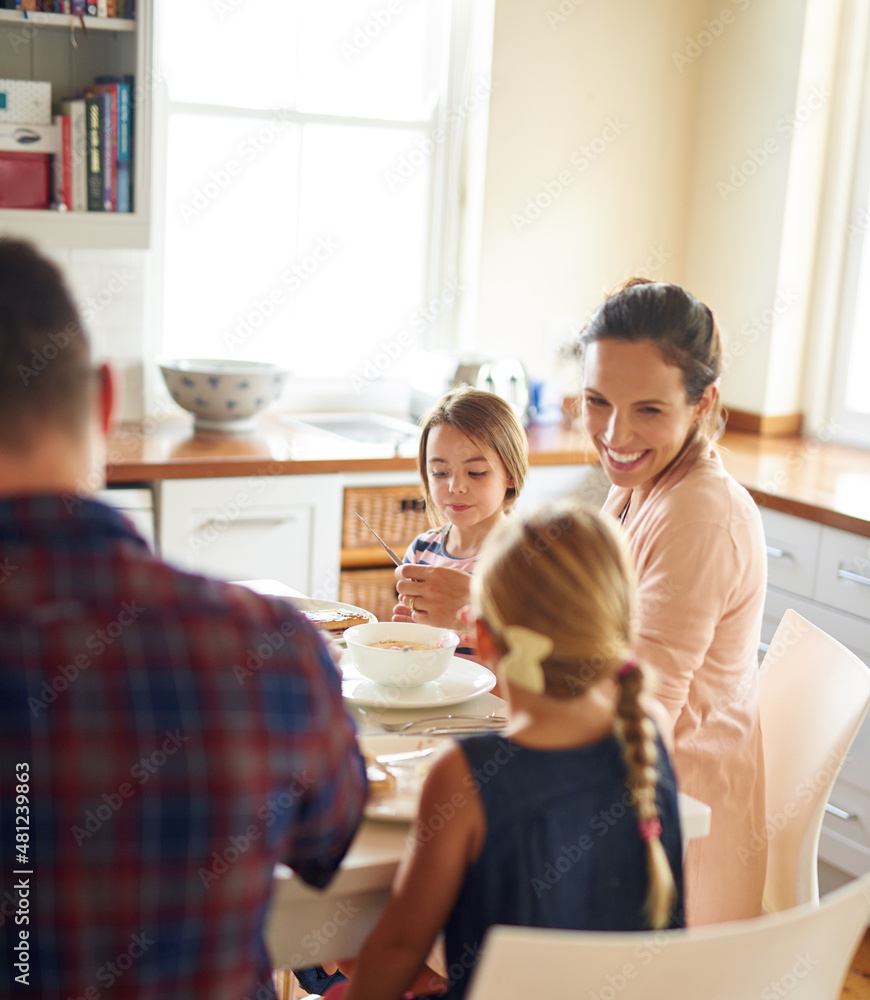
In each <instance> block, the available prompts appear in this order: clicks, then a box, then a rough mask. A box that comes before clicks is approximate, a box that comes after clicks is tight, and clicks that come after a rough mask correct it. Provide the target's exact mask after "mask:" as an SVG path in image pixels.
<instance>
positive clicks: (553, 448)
mask: <svg viewBox="0 0 870 1000" xmlns="http://www.w3.org/2000/svg"><path fill="white" fill-rule="evenodd" d="M528 436H529V452H530V454H529V460H530V463H531V464H532V465H575V464H590V463H593V462H597V456H596V454H595V451H594V449H593V448H592V447H591V445H590V444H589V442H588V439H587V438H586V436H585V434H584V433H583V431H581V430H579V429H578V428H576V427H571V428H566V427H562V426H559V425H542V426H533V427H530V428H529V429H528ZM720 451H721V454H722V459H723V461H724V463H725V466H726V468H727V469H728V470H729V471H730V472H731V474H732V475H733V476H734V477H735V478H736V479H737V480H738V481H739V482H741V483H743V485H744V486H746V487H747V489H749V491H750V492H751V493H752V495H753V497H754V498H755V500H756V502H757V503H758V504H759V505H760V506H763V507H770V508H772V509H775V510H780V511H784V512H785V513H789V514H794V515H796V516H798V517H803V518H806V519H808V520H811V521H816V522H819V523H821V524H826V525H829V526H831V527H834V528H840V529H842V530H844V531H851V532H854V533H856V534H859V535H864V536H866V537H870V452H867V451H864V450H862V449H859V448H850V447H846V446H844V445H837V444H833V443H831V442H826V441H822V440H820V439H819V438H813V437H776V438H772V437H761V436H758V435H755V434H746V433H738V432H728V433H726V434H725V436H724V438H723V439H722V441H721V442H720ZM107 458H108V463H107V481H108V482H109V483H112V484H121V483H131V482H141V481H150V480H156V479H199V478H209V477H214V476H251V475H256V476H263V475H276V476H277V475H282V476H285V475H318V474H325V473H336V472H384V471H412V470H414V468H415V467H416V464H415V460H414V459H413V458H412V457H407V456H406V457H372V456H371V455H366V453H365V449H364V447H363V446H360V445H354V444H351V443H348V444H345V443H344V442H343V441H342V440H341V439H338V438H332V437H331V436H329V435H316V436H315V435H310V434H306V433H304V432H300V431H299V430H298V429H297V428H294V427H293V426H291V425H289V424H285V423H282V422H281V420H280V418H279V417H278V416H276V415H274V414H267V415H266V416H264V417H262V418H261V419H260V423H259V427H258V430H257V431H256V432H253V433H251V434H240V435H229V434H215V433H206V432H194V431H193V426H192V422H191V420H190V419H189V418H185V417H175V416H172V417H166V418H164V419H150V420H148V421H146V422H145V423H144V424H122V425H120V426H118V427H117V428H116V430H115V432H114V433H113V434H112V436H111V438H110V440H109V444H108V455H107Z"/></svg>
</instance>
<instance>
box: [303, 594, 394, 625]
mask: <svg viewBox="0 0 870 1000" xmlns="http://www.w3.org/2000/svg"><path fill="white" fill-rule="evenodd" d="M290 601H291V602H292V603H293V604H295V605H296V607H297V608H299V610H300V611H329V609H330V608H339V609H340V610H341V611H353V612H354V613H355V614H358V615H365V617H366V618H367V619H368V620H369V621H372V622H376V621H377V618H376V617H375V616H374V615H373V614H372V613H371V611H366V609H365V608H358V607H357V606H356V605H355V604H342V603H341V601H319V600H317V598H315V597H291V598H290Z"/></svg>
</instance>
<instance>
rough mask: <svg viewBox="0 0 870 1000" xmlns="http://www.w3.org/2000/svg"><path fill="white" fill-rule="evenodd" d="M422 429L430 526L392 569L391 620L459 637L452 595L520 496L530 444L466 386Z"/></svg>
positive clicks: (498, 408)
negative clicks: (394, 579)
mask: <svg viewBox="0 0 870 1000" xmlns="http://www.w3.org/2000/svg"><path fill="white" fill-rule="evenodd" d="M422 428H423V429H422V433H421V435H420V450H419V454H418V466H419V469H420V476H421V477H422V480H423V495H424V497H425V500H426V510H427V513H428V516H429V520H430V523H431V524H432V525H433V528H432V529H431V530H429V531H424V532H423V533H422V534H420V535H418V536H417V537H416V538H415V539H414V541H413V542H411V544H410V545H409V546H408V549H407V551H406V553H405V559H404V565H402V566H400V567H399V568H398V569H397V570H396V577H397V579H398V584H397V587H396V590H397V592H398V594H399V603H398V604H397V605H396V607H395V608H394V609H393V621H415V622H423V623H425V624H429V625H437V626H440V627H443V628H454V629H457V630H458V631H462V630H463V629H467V623H465V622H464V621H463V620H462V619H461V618H458V617H457V615H456V612H455V608H456V595H457V593H460V594H463V595H468V593H469V586H470V574H471V573H472V572H473V570H474V567H475V565H476V563H477V557H478V554H479V553H480V549H481V546H482V545H483V542H484V539H485V538H486V537H487V535H488V534H489V533H490V531H492V529H493V528H494V527H496V525H498V524H499V523H500V522H501V521H503V520H504V519H505V517H506V516H507V514H508V512H509V511H510V509H511V508H512V507H513V505H514V503H515V502H516V499H517V497H518V496H519V493H520V490H521V489H522V486H523V482H524V480H525V477H526V473H527V472H528V468H529V460H528V442H527V440H526V434H525V431H524V430H523V428H522V425H521V424H520V422H519V420H518V419H517V416H516V414H515V413H514V411H513V410H512V409H511V407H510V406H509V404H508V403H506V402H505V401H504V400H503V399H502V398H501V397H500V396H496V395H495V394H494V393H491V392H485V391H483V390H481V389H473V388H471V387H470V386H460V387H459V388H457V389H453V390H451V391H450V392H448V393H447V394H446V395H445V396H443V397H442V398H441V399H440V400H439V401H438V402H437V403H436V404H435V406H434V407H433V408H432V409H431V410H430V411H429V412H428V413H427V414H426V415H425V416H424V418H423V420H422ZM464 603H466V604H467V603H468V600H467V598H466V600H465V601H464ZM471 651H472V650H471V647H470V646H466V647H460V649H459V650H458V652H461V653H462V652H464V653H468V652H471Z"/></svg>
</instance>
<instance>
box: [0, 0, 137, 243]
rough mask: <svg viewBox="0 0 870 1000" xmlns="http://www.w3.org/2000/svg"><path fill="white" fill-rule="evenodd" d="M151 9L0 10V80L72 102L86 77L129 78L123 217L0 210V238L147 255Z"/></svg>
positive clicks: (53, 100)
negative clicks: (129, 206) (45, 84)
mask: <svg viewBox="0 0 870 1000" xmlns="http://www.w3.org/2000/svg"><path fill="white" fill-rule="evenodd" d="M151 19H152V18H151V2H150V0H138V2H137V4H136V20H135V21H128V20H121V19H110V18H100V17H86V18H85V25H86V28H87V36H85V34H84V33H83V31H82V28H81V24H80V22H79V19H78V18H77V17H75V18H74V17H71V16H69V15H66V14H48V13H29V16H27V17H26V18H25V16H24V14H23V13H21V12H20V11H12V10H0V53H2V55H0V77H3V78H6V79H15V80H48V81H50V83H51V97H52V103H56V102H58V101H60V100H63V99H64V98H67V97H73V96H74V95H75V94H76V93H78V92H79V91H80V90H81V89H82V88H84V87H86V86H87V85H88V84H91V83H93V82H94V77H96V76H104V75H112V76H123V75H125V74H133V76H134V77H135V83H134V87H133V94H132V104H133V126H134V131H133V148H132V154H133V158H134V172H133V206H134V211H133V212H130V213H118V212H58V211H50V210H49V211H33V210H18V209H0V233H4V234H8V235H15V236H21V237H24V238H27V239H30V240H33V241H34V242H36V243H37V244H38V245H39V246H42V247H84V248H104V247H110V248H119V249H123V248H129V249H140V248H147V247H148V245H149V240H150V200H151V199H150V186H149V174H150V170H149V160H150V148H151V141H150V138H151V93H152V90H153V88H154V86H155V80H154V74H153V72H152V69H151Z"/></svg>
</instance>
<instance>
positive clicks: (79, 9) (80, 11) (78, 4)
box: [72, 0, 88, 17]
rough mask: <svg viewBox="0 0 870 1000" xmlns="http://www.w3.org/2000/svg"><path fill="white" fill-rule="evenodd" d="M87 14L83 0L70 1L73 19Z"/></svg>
mask: <svg viewBox="0 0 870 1000" xmlns="http://www.w3.org/2000/svg"><path fill="white" fill-rule="evenodd" d="M87 12H88V8H87V4H86V3H85V0H72V13H73V17H84V16H85V14H87Z"/></svg>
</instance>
